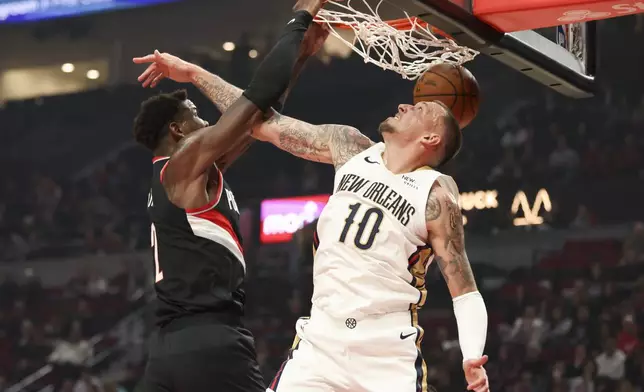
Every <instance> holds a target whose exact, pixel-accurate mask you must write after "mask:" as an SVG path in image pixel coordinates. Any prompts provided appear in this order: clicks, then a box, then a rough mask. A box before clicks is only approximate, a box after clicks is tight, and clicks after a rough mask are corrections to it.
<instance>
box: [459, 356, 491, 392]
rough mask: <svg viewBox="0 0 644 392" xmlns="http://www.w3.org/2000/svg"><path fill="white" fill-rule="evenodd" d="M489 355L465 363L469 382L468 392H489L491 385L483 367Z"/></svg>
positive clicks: (466, 376) (464, 369) (466, 377)
mask: <svg viewBox="0 0 644 392" xmlns="http://www.w3.org/2000/svg"><path fill="white" fill-rule="evenodd" d="M487 360H488V357H487V355H484V356H482V357H481V358H478V359H468V360H467V361H465V362H463V371H464V372H465V379H466V380H467V390H468V391H475V392H489V391H490V383H489V381H488V379H487V373H486V372H485V369H484V368H483V365H485V364H486V363H487Z"/></svg>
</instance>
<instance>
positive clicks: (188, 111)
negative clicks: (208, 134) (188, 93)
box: [178, 99, 210, 135]
mask: <svg viewBox="0 0 644 392" xmlns="http://www.w3.org/2000/svg"><path fill="white" fill-rule="evenodd" d="M181 105H182V106H183V110H182V114H181V122H179V123H178V124H179V128H180V129H181V132H182V133H183V134H184V135H189V134H191V133H193V132H194V131H198V130H200V129H201V128H204V127H207V126H208V125H210V124H208V121H205V120H203V119H202V118H201V117H199V112H198V111H197V106H195V104H194V103H193V102H192V101H191V100H189V99H187V100H185V101H184V102H183V103H182V104H181Z"/></svg>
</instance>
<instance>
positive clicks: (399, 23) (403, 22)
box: [332, 16, 453, 39]
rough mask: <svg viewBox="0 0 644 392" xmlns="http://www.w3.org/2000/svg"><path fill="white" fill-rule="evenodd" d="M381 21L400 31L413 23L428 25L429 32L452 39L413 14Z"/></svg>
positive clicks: (410, 27)
mask: <svg viewBox="0 0 644 392" xmlns="http://www.w3.org/2000/svg"><path fill="white" fill-rule="evenodd" d="M383 22H385V23H386V24H388V25H389V26H391V27H393V28H394V29H396V30H401V31H406V30H411V29H413V27H414V25H417V26H422V27H428V28H429V29H430V30H431V32H432V33H434V34H438V35H440V36H443V37H445V38H449V39H453V38H452V36H451V35H449V34H447V33H446V32H444V31H443V30H441V29H439V28H437V27H434V26H430V25H429V23H427V22H425V21H424V20H422V19H419V18H417V17H415V16H412V17H411V18H401V19H392V20H383ZM332 25H333V27H337V28H339V29H342V30H351V29H352V27H351V25H350V24H344V23H342V24H340V23H338V24H335V23H333V24H332Z"/></svg>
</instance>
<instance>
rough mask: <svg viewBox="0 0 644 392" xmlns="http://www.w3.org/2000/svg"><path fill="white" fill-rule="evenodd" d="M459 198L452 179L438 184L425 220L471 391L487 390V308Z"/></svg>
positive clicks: (429, 198) (435, 185)
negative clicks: (470, 256) (472, 263)
mask: <svg viewBox="0 0 644 392" xmlns="http://www.w3.org/2000/svg"><path fill="white" fill-rule="evenodd" d="M457 195H458V189H457V188H456V184H455V183H454V182H453V180H452V179H451V178H447V179H446V181H440V184H439V182H438V181H437V182H436V183H435V184H434V186H433V187H432V189H431V191H430V193H429V197H428V199H427V208H426V211H425V219H426V222H427V230H428V232H429V242H430V244H431V246H432V249H433V250H434V258H435V260H436V263H437V264H438V267H439V268H440V271H441V273H442V274H443V278H444V279H445V282H446V283H447V288H448V289H449V292H450V294H451V295H452V300H453V305H454V315H455V317H456V324H457V326H458V338H459V344H460V346H461V352H462V353H463V359H464V363H463V370H464V371H465V378H466V379H467V381H468V384H469V385H468V390H470V389H471V390H477V391H479V390H480V391H488V389H487V376H486V375H485V370H484V369H483V367H482V366H483V365H484V364H485V362H487V357H484V356H483V349H484V348H485V341H486V338H487V309H486V308H485V302H484V301H483V297H482V296H481V293H479V291H478V288H477V287H476V282H475V281H474V274H473V273H472V268H471V267H470V262H469V260H468V259H467V253H466V252H465V238H464V230H463V216H462V215H461V208H460V206H459V205H458V200H457Z"/></svg>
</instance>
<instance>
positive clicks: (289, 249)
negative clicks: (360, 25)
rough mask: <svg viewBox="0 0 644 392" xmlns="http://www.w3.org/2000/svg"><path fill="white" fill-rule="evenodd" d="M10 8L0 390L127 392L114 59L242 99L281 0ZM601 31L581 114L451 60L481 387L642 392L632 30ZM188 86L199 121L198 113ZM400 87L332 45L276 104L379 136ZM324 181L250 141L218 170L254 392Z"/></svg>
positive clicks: (432, 340)
mask: <svg viewBox="0 0 644 392" xmlns="http://www.w3.org/2000/svg"><path fill="white" fill-rule="evenodd" d="M34 2H35V3H39V6H42V4H41V3H43V2H38V1H35V0H34ZM23 3H30V2H29V1H26V2H23V1H17V0H15V1H6V0H5V1H0V42H1V43H2V45H1V48H2V55H0V124H1V129H2V134H3V137H4V140H3V143H2V144H1V145H0V150H1V153H0V162H1V163H2V167H3V168H4V170H3V175H2V181H1V182H0V189H1V193H0V257H1V259H0V260H1V261H2V262H1V263H0V391H11V392H18V391H74V392H85V391H88V392H89V391H106V392H107V391H128V392H129V391H136V390H137V389H136V386H137V381H138V379H139V377H140V375H141V372H142V369H143V366H144V361H145V339H146V332H147V331H148V328H149V323H148V321H149V314H148V311H147V306H146V304H147V303H148V300H149V299H150V296H151V294H152V286H151V281H152V279H151V278H152V271H151V269H152V268H153V262H152V259H151V253H150V250H149V246H150V242H149V238H150V237H149V235H150V234H149V221H148V218H147V215H146V211H145V203H146V197H147V193H148V186H149V177H150V172H151V170H150V169H151V167H150V164H149V162H150V154H149V153H148V152H146V151H144V150H143V149H141V148H139V147H137V146H136V145H135V144H134V143H133V142H132V137H131V124H132V119H133V116H134V114H135V113H136V111H137V109H138V105H139V103H140V101H142V100H143V99H145V98H146V97H148V96H150V95H151V94H152V93H153V92H152V91H150V90H144V89H142V88H140V87H139V86H138V85H136V83H135V81H136V76H137V75H138V72H139V71H140V68H137V67H136V66H134V65H132V64H131V62H130V59H131V57H133V56H135V55H141V54H145V53H149V52H151V51H152V50H154V49H159V50H163V51H168V52H171V53H176V54H177V55H180V56H182V57H184V58H185V59H187V60H190V61H194V62H197V63H199V64H200V65H202V66H204V67H206V68H207V69H209V70H211V71H213V72H215V73H217V74H219V75H221V76H222V77H224V78H225V79H227V80H229V81H231V82H233V83H235V84H237V85H241V86H243V85H244V84H246V83H247V82H248V80H249V78H250V76H251V75H252V71H253V69H254V68H255V66H256V65H257V64H258V62H259V61H261V59H262V56H263V55H264V54H265V52H266V49H267V48H268V47H270V45H271V44H272V42H273V39H274V34H275V33H276V32H277V31H278V29H279V21H280V20H282V19H283V16H285V15H287V14H288V12H289V9H290V5H291V4H290V3H291V2H290V1H287V0H278V1H277V0H276V1H271V2H261V1H257V0H237V1H217V2H205V1H203V2H200V1H177V2H170V3H168V4H162V5H156V6H150V7H140V8H133V9H128V10H125V11H114V12H105V13H101V12H94V13H91V12H90V13H87V14H86V13H85V11H88V9H86V8H83V6H82V3H83V2H78V3H77V4H75V5H74V4H72V5H74V6H75V7H77V8H71V9H70V8H68V9H65V10H64V12H62V11H61V13H63V14H66V15H68V16H69V15H71V17H67V18H53V19H51V18H50V17H51V16H52V15H55V14H56V13H55V12H54V13H53V14H52V13H50V14H47V13H46V12H45V13H43V14H41V15H40V16H38V15H35V14H28V12H27V11H29V8H24V7H27V6H25V5H24V4H23ZM31 3H33V2H31ZM46 3H50V2H46ZM72 3H73V2H72ZM105 3H113V4H111V5H113V6H114V7H112V8H118V7H120V5H118V4H117V3H121V2H118V1H113V2H105ZM123 3H128V2H123ZM129 3H137V2H129ZM138 3H153V2H151V1H149V2H145V1H141V2H138ZM215 3H216V4H215ZM68 4H70V3H68ZM104 5H105V4H104ZM130 5H131V4H130ZM138 5H140V4H138ZM144 5H145V4H144ZM32 6H33V4H32ZM20 7H23V8H20ZM108 8H110V7H108V6H107V5H105V8H104V9H108ZM39 9H40V8H39ZM21 10H22V11H21ZM24 10H27V11H24ZM40 10H43V9H40ZM89 11H97V10H89ZM20 12H23V14H20ZM24 12H27V16H25V14H24ZM29 12H31V11H29ZM43 12H44V11H43ZM59 14H60V13H59ZM80 14H83V15H80ZM29 15H31V17H30V16H29ZM266 15H270V18H267V17H266ZM30 18H31V19H39V20H40V21H39V22H26V21H25V20H26V19H30ZM598 28H599V39H600V42H599V45H600V48H601V56H600V58H599V74H598V79H599V84H600V89H599V90H600V91H599V93H598V94H597V96H596V97H594V98H591V99H586V100H571V99H568V98H565V97H562V96H559V95H555V94H554V93H552V92H551V91H549V90H547V89H545V88H544V87H542V86H540V85H537V84H536V83H534V82H532V81H531V80H529V79H527V78H524V77H522V76H521V75H519V74H518V73H516V72H515V71H512V70H510V69H507V68H504V67H503V66H502V65H500V64H498V63H495V62H493V61H492V60H489V59H487V58H478V59H477V60H476V61H474V62H473V63H471V65H468V68H469V69H470V70H472V72H473V73H474V75H475V76H476V77H477V79H478V80H479V83H480V85H481V90H482V92H483V100H482V104H481V108H480V114H479V116H478V117H477V118H476V119H475V121H474V122H473V123H472V124H471V125H470V126H469V127H468V128H467V129H466V130H465V142H464V149H463V151H462V152H461V154H460V155H459V156H458V158H457V159H456V160H455V161H454V162H452V163H451V164H450V165H449V167H448V168H447V170H446V172H447V173H448V174H450V175H452V176H454V177H455V179H456V181H457V182H458V184H459V186H460V189H461V192H462V197H461V202H462V207H463V210H464V215H465V217H466V220H467V225H466V245H467V250H468V254H469V256H470V260H471V261H472V263H473V268H474V271H475V274H476V277H477V280H478V283H479V287H480V289H481V291H482V292H483V296H484V298H485V300H486V303H487V307H488V312H489V315H490V325H489V332H488V344H487V347H486V353H487V354H489V356H490V363H489V365H488V366H487V369H488V372H489V374H490V379H491V386H492V390H493V391H515V392H523V391H526V392H527V391H530V392H537V391H543V392H546V391H548V392H554V391H566V392H567V391H571V392H593V391H606V392H613V391H619V392H622V391H623V392H632V391H640V392H641V391H642V390H644V389H643V386H644V346H642V338H643V336H642V329H644V224H643V223H642V220H644V205H643V203H644V160H643V158H644V157H643V154H644V149H643V147H644V88H643V86H644V73H642V69H643V67H644V51H642V50H641V43H642V42H643V40H644V18H642V17H641V16H639V17H635V16H631V17H624V18H619V19H613V20H608V21H601V22H599V26H598ZM226 42H229V43H233V44H234V49H233V50H229V51H227V50H224V44H225V43H226ZM226 48H228V49H231V48H232V45H230V44H228V45H226ZM176 87H177V86H175V85H173V84H172V83H170V82H164V83H163V84H162V85H161V87H160V89H161V90H162V91H171V90H173V89H174V88H176ZM189 91H190V94H191V97H192V99H193V100H194V101H195V102H196V103H197V105H198V106H199V107H200V111H201V112H202V116H203V117H204V118H206V119H208V120H209V121H210V122H211V123H212V122H214V121H215V120H216V119H217V118H218V116H219V113H218V112H217V111H216V109H215V108H214V107H213V105H211V104H209V103H208V102H207V100H206V99H205V98H204V97H202V96H201V95H200V94H199V92H198V91H197V90H196V89H192V88H189ZM411 93H412V84H411V83H410V82H407V81H403V80H401V79H400V78H399V76H398V75H396V74H394V73H388V72H384V71H381V70H379V69H378V68H376V67H373V66H369V65H365V64H364V63H363V62H362V60H361V59H358V58H355V57H352V56H350V54H349V52H348V51H347V50H346V49H345V48H343V47H342V46H341V45H339V44H338V42H334V41H330V42H329V43H328V45H327V46H326V47H325V49H324V51H323V53H321V54H320V56H318V58H315V59H312V60H311V61H310V63H309V64H308V66H307V69H306V70H305V72H304V74H303V75H302V77H301V79H300V82H299V83H298V85H297V87H296V88H295V90H294V91H293V93H292V95H291V97H290V100H289V102H288V103H287V105H286V109H285V110H286V113H287V114H289V115H293V116H296V117H299V118H302V119H304V120H307V121H310V122H313V123H329V122H331V123H346V124H350V125H353V126H356V127H358V128H359V129H361V130H362V131H363V132H365V133H366V134H367V135H369V136H370V137H373V138H376V137H377V135H376V134H375V130H376V129H377V125H378V123H379V122H380V121H381V120H382V119H383V118H384V117H386V116H388V115H389V114H390V113H392V112H393V111H394V110H395V108H396V105H397V104H398V103H400V102H409V101H410V100H411ZM332 176H333V170H332V168H331V167H327V166H324V165H319V164H314V163H308V162H305V161H302V160H298V159H296V158H293V157H291V156H289V155H287V154H286V153H282V152H280V151H278V150H277V149H275V148H274V147H272V146H269V145H262V144H260V143H256V144H255V145H254V146H253V147H252V148H251V149H250V151H249V152H248V153H247V154H246V155H245V156H244V157H242V158H241V159H240V160H239V161H238V162H237V163H236V164H235V165H234V166H233V168H232V169H231V170H230V172H229V173H228V174H227V178H228V181H229V182H230V183H231V186H232V187H233V189H234V190H235V192H236V198H237V200H238V203H239V205H240V206H241V207H243V217H242V224H243V230H244V237H245V244H246V252H247V255H248V257H247V260H248V265H249V268H248V271H249V272H248V284H247V290H248V307H247V317H246V321H247V325H248V326H249V327H250V329H252V331H253V332H254V334H255V336H256V337H257V350H258V355H259V360H260V362H261V364H262V367H263V371H264V372H265V375H266V377H267V379H270V378H271V377H272V376H273V375H274V373H275V372H276V370H277V367H278V366H279V364H280V362H281V361H282V359H283V357H284V354H285V352H286V349H287V348H288V347H289V346H290V341H291V340H292V336H293V325H294V322H295V320H296V318H297V317H298V316H300V315H304V314H306V313H307V312H308V309H309V306H310V295H311V290H312V287H311V265H312V257H311V254H310V244H311V233H312V227H313V226H314V225H315V219H316V217H317V216H318V215H319V211H320V209H321V207H322V206H323V205H324V202H325V200H326V199H325V197H326V196H328V193H329V191H330V190H331V186H332ZM302 196H305V197H302ZM294 197H297V199H291V198H294ZM429 276H430V277H429V284H428V286H429V299H428V304H427V305H426V306H425V308H424V309H423V311H422V313H421V318H422V320H421V325H422V326H423V327H424V328H425V330H426V334H425V339H424V341H423V349H424V353H425V358H426V360H427V363H428V367H429V374H430V381H431V383H432V384H433V385H434V386H435V387H436V389H437V390H438V391H439V392H443V391H462V390H464V387H463V385H464V383H463V374H462V370H461V353H460V350H459V348H458V342H457V341H456V327H455V322H454V318H453V313H452V309H451V301H450V297H449V294H448V292H447V290H446V287H445V284H444V283H443V282H442V279H441V278H440V274H439V272H438V271H437V269H436V267H432V268H431V269H430V272H429Z"/></svg>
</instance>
